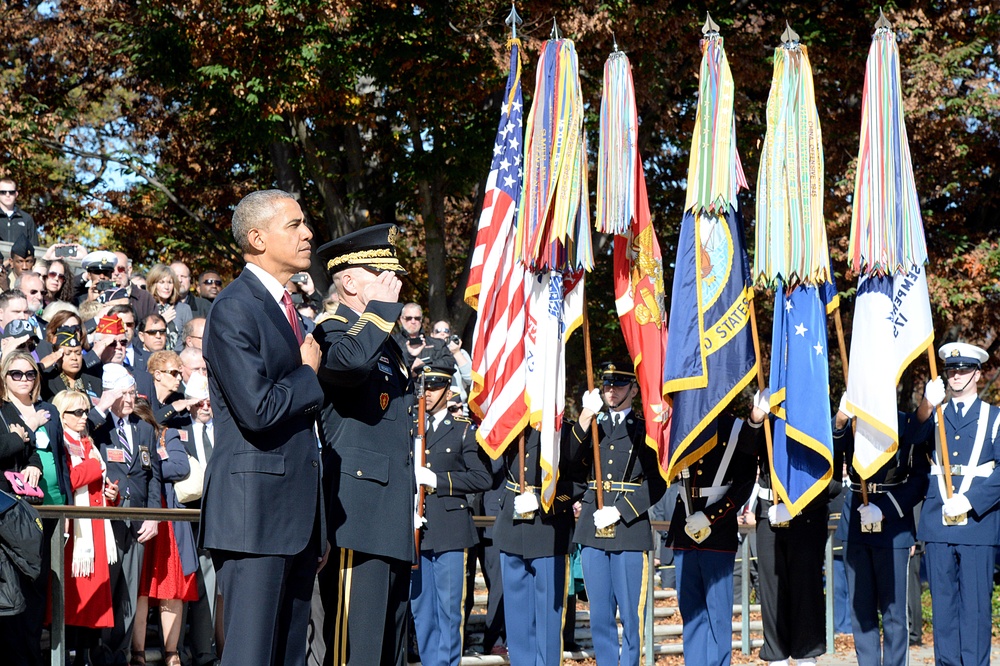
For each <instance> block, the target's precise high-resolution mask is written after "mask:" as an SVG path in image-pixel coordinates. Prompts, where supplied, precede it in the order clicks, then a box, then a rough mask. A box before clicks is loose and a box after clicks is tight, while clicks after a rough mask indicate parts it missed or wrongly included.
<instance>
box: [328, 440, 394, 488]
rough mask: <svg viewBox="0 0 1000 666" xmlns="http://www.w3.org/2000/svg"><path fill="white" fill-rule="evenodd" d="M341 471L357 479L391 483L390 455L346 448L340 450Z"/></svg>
mask: <svg viewBox="0 0 1000 666" xmlns="http://www.w3.org/2000/svg"><path fill="white" fill-rule="evenodd" d="M338 453H340V473H341V474H346V475H347V476H350V477H353V478H355V479H365V480H367V481H375V482H376V483H381V484H383V485H385V484H387V483H389V456H387V455H385V454H383V453H378V452H376V451H366V450H364V449H351V448H344V449H342V450H340V451H339V452H338Z"/></svg>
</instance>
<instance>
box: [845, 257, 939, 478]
mask: <svg viewBox="0 0 1000 666" xmlns="http://www.w3.org/2000/svg"><path fill="white" fill-rule="evenodd" d="M933 342H934V327H933V323H932V322H931V304H930V299H929V297H928V295H927V272H926V271H925V270H924V267H923V266H915V267H912V268H911V269H910V271H909V272H908V273H906V274H903V275H896V276H885V277H880V276H877V275H870V276H862V277H861V279H860V280H858V295H857V298H856V300H855V303H854V329H853V333H852V335H851V360H850V373H849V375H848V377H847V396H846V397H847V408H848V411H849V412H850V413H851V414H854V415H855V416H857V419H858V421H857V430H856V432H855V435H854V469H856V470H857V471H858V474H859V475H860V476H861V478H863V479H867V478H868V477H870V476H871V475H872V474H874V473H875V472H877V471H878V470H879V468H880V467H882V465H884V464H885V462H886V461H887V460H889V458H890V457H892V455H893V454H894V453H895V452H896V449H897V447H898V446H899V432H898V429H899V424H898V420H897V406H896V386H897V385H898V384H899V378H900V376H901V375H902V374H903V371H904V370H906V368H907V366H908V365H909V364H910V362H911V361H913V359H915V358H916V357H917V356H919V355H920V354H922V353H923V352H924V351H925V350H926V349H927V347H928V346H930V345H931V344H933Z"/></svg>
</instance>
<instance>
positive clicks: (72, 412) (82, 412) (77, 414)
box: [63, 409, 87, 418]
mask: <svg viewBox="0 0 1000 666" xmlns="http://www.w3.org/2000/svg"><path fill="white" fill-rule="evenodd" d="M67 414H68V415H71V416H75V417H77V418H79V417H81V416H85V415H86V414H87V410H86V409H67V410H66V411H65V412H63V416H66V415H67Z"/></svg>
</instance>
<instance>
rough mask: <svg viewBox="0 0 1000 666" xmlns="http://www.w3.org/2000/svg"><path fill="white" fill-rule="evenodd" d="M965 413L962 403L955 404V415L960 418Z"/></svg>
mask: <svg viewBox="0 0 1000 666" xmlns="http://www.w3.org/2000/svg"><path fill="white" fill-rule="evenodd" d="M964 411H965V405H963V404H962V403H960V402H956V403H955V413H956V414H958V416H959V418H961V416H962V412H964Z"/></svg>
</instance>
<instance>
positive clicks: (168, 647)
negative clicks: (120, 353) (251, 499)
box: [132, 352, 198, 666]
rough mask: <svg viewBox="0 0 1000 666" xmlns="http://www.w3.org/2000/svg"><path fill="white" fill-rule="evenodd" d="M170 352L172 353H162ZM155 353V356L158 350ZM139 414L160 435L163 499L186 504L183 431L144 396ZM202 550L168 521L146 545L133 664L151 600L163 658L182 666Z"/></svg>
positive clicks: (181, 524)
mask: <svg viewBox="0 0 1000 666" xmlns="http://www.w3.org/2000/svg"><path fill="white" fill-rule="evenodd" d="M157 353H169V352H157ZM154 356H155V354H154ZM134 413H135V415H136V416H138V417H139V418H141V419H142V420H144V421H146V422H147V423H148V424H150V425H151V426H153V429H154V430H155V431H156V434H157V445H156V455H154V456H153V458H154V460H155V461H156V462H154V464H159V465H160V469H161V477H162V482H163V488H162V492H161V494H160V498H161V499H160V501H161V503H162V506H163V507H164V508H168V509H183V508H185V507H184V505H182V504H181V503H180V502H178V501H177V494H176V493H175V492H174V482H176V481H180V480H181V479H183V478H185V477H186V476H187V475H188V474H190V473H191V466H190V464H189V463H188V457H187V451H186V450H185V448H184V444H183V443H181V438H180V433H179V432H178V431H177V430H175V429H173V428H164V427H163V426H161V425H160V424H159V423H157V421H156V419H154V418H153V410H152V409H151V406H150V404H149V403H148V402H146V401H145V400H143V399H141V398H139V399H137V400H136V403H135V412H134ZM197 568H198V552H197V550H196V549H195V543H194V532H193V531H192V529H191V523H189V522H185V521H165V522H162V523H160V529H159V531H158V532H157V534H156V536H155V537H153V540H152V541H150V542H149V543H148V544H147V545H146V551H145V554H144V556H143V565H142V575H141V576H140V578H139V597H138V600H137V603H136V614H135V628H134V629H133V631H132V664H145V652H146V619H147V618H148V616H149V600H150V599H157V600H159V602H160V603H159V610H160V624H161V625H162V629H163V632H162V633H163V650H164V654H163V661H164V664H166V666H181V660H180V656H179V654H178V650H177V645H178V643H179V642H180V635H181V625H182V612H183V610H184V602H186V601H198V583H197V579H196V578H195V571H196V570H197Z"/></svg>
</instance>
